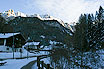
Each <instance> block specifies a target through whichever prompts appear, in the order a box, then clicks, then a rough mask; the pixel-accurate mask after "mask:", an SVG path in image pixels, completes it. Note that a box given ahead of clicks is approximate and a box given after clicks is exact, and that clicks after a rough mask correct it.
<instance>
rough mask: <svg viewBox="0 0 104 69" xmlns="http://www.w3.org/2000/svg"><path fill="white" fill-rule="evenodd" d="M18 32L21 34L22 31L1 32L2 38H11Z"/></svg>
mask: <svg viewBox="0 0 104 69" xmlns="http://www.w3.org/2000/svg"><path fill="white" fill-rule="evenodd" d="M17 34H20V33H5V34H4V33H0V38H9V37H11V36H13V35H17Z"/></svg>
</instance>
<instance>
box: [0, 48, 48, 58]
mask: <svg viewBox="0 0 104 69" xmlns="http://www.w3.org/2000/svg"><path fill="white" fill-rule="evenodd" d="M27 54H28V56H29V57H31V56H39V55H47V54H49V52H46V51H39V52H34V53H30V52H28V51H27V50H25V49H23V53H22V57H27ZM20 55H21V53H20V52H14V58H21V56H20ZM9 58H13V53H12V52H10V53H6V52H0V59H9Z"/></svg>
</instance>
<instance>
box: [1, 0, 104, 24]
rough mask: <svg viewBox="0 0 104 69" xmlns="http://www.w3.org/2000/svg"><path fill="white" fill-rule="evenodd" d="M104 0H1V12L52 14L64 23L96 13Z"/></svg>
mask: <svg viewBox="0 0 104 69" xmlns="http://www.w3.org/2000/svg"><path fill="white" fill-rule="evenodd" d="M100 5H101V6H102V7H103V8H104V0H1V1H0V12H3V11H6V10H9V9H13V10H14V11H15V12H17V11H20V12H23V13H26V14H50V15H52V16H54V17H57V18H59V19H62V20H63V21H64V22H69V23H70V22H74V21H77V20H78V17H79V16H80V14H81V13H95V11H96V10H98V8H99V6H100Z"/></svg>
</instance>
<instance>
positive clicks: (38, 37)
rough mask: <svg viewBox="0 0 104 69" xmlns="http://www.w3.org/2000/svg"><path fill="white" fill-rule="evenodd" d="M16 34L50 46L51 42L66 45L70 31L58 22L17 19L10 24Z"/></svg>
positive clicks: (30, 18)
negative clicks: (18, 33) (66, 38)
mask: <svg viewBox="0 0 104 69" xmlns="http://www.w3.org/2000/svg"><path fill="white" fill-rule="evenodd" d="M8 24H9V25H10V26H12V27H13V28H14V31H15V32H21V33H22V34H23V35H24V37H25V38H26V39H27V38H28V37H30V38H31V39H32V40H34V41H39V42H42V43H45V44H48V43H49V41H50V40H52V41H56V42H62V43H65V42H64V40H65V37H66V35H70V34H69V33H71V32H70V30H69V29H66V28H64V26H63V25H62V24H60V23H59V22H58V21H57V20H40V19H39V18H37V17H16V18H15V19H13V20H11V21H9V22H8Z"/></svg>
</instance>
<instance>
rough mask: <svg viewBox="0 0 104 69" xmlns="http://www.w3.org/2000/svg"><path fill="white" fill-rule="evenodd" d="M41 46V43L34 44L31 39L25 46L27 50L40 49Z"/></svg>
mask: <svg viewBox="0 0 104 69" xmlns="http://www.w3.org/2000/svg"><path fill="white" fill-rule="evenodd" d="M39 45H40V42H34V41H33V40H31V39H30V38H28V40H26V44H25V45H24V48H26V49H38V47H39Z"/></svg>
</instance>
